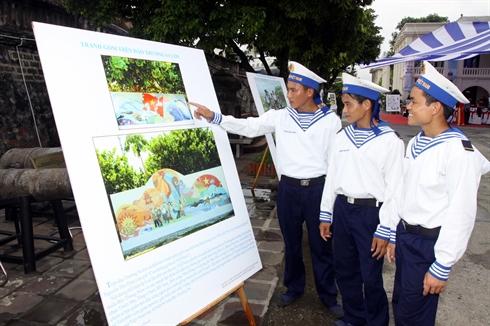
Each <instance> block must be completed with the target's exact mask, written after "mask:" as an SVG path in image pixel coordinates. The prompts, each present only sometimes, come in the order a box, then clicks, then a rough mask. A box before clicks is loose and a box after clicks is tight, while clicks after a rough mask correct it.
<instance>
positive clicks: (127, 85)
mask: <svg viewBox="0 0 490 326" xmlns="http://www.w3.org/2000/svg"><path fill="white" fill-rule="evenodd" d="M102 63H103V65H104V72H105V75H106V78H107V84H108V86H109V91H111V92H146V93H167V94H185V89H184V81H183V79H182V74H181V73H180V68H179V65H178V64H175V63H171V62H163V61H152V60H142V59H134V58H125V57H117V56H102Z"/></svg>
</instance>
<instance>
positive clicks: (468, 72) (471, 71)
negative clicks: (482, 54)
mask: <svg viewBox="0 0 490 326" xmlns="http://www.w3.org/2000/svg"><path fill="white" fill-rule="evenodd" d="M436 70H437V71H438V72H439V73H440V74H442V75H445V72H444V67H442V68H441V67H437V68H436ZM413 74H414V75H417V76H418V75H420V67H415V68H414V69H413ZM459 77H483V78H490V68H463V73H462V76H459Z"/></svg>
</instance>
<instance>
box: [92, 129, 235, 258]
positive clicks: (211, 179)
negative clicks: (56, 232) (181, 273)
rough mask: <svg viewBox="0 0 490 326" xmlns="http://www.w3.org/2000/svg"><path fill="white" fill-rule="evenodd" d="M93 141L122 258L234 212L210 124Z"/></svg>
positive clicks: (153, 246)
mask: <svg viewBox="0 0 490 326" xmlns="http://www.w3.org/2000/svg"><path fill="white" fill-rule="evenodd" d="M94 144H95V147H96V151H97V157H98V161H99V166H100V169H101V173H102V178H103V179H104V184H105V187H106V191H107V194H108V195H109V198H110V204H111V206H112V211H113V214H114V216H113V217H114V224H115V227H116V230H117V232H118V236H119V240H120V243H121V249H122V252H123V255H124V258H125V259H130V258H132V257H135V256H138V255H140V254H143V253H145V252H147V251H149V250H153V249H155V248H158V247H160V246H162V245H164V244H166V243H169V242H171V241H175V240H177V239H179V238H182V237H184V236H185V235H187V234H190V233H193V232H196V231H198V230H200V229H202V228H205V227H207V226H209V225H212V224H215V223H217V222H220V221H222V220H224V219H227V218H229V217H232V216H234V211H233V206H232V203H231V200H230V196H229V193H228V189H227V186H226V182H225V178H224V174H223V169H222V167H221V163H220V160H219V156H218V153H217V150H216V144H215V142H214V137H213V133H212V131H211V130H210V128H193V129H184V130H173V131H169V132H166V133H165V132H163V133H147V134H129V135H124V136H110V137H97V138H94ZM181 171H182V172H183V173H181Z"/></svg>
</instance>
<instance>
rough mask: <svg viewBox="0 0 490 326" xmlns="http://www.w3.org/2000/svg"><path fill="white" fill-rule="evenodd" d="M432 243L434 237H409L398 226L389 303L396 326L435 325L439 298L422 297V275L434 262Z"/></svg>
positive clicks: (435, 295)
mask: <svg viewBox="0 0 490 326" xmlns="http://www.w3.org/2000/svg"><path fill="white" fill-rule="evenodd" d="M436 241H437V236H426V235H420V234H413V233H410V232H407V231H406V230H405V228H404V227H403V225H402V223H401V222H400V223H399V224H398V227H397V230H396V253H395V255H396V273H395V287H394V289H393V300H392V304H393V313H394V315H395V324H396V325H397V326H433V325H434V324H435V322H436V313H437V304H438V302H439V295H438V294H427V295H426V296H425V297H424V295H423V292H424V277H425V274H426V273H427V271H428V270H429V267H430V266H431V265H432V263H433V262H434V261H435V260H436V258H435V254H434V245H435V243H436Z"/></svg>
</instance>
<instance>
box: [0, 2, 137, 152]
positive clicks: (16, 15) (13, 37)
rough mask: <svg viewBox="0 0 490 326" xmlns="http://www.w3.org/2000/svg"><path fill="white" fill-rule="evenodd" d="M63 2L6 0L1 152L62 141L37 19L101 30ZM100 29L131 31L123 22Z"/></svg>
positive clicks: (0, 20) (1, 11) (0, 40)
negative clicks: (37, 36) (38, 42)
mask: <svg viewBox="0 0 490 326" xmlns="http://www.w3.org/2000/svg"><path fill="white" fill-rule="evenodd" d="M60 3H61V1H60V0H44V1H42V0H2V1H1V2H0V156H1V155H3V153H5V152H6V151H7V150H9V149H11V148H17V147H26V148H27V147H40V146H41V147H58V146H60V141H59V138H58V134H57V131H56V126H55V121H54V118H53V113H52V110H51V104H50V102H49V97H48V92H47V89H46V84H45V82H44V76H43V72H42V69H41V65H40V62H39V56H38V53H37V48H36V42H35V40H34V34H33V32H32V27H31V22H32V21H37V22H43V23H49V24H56V25H61V26H67V27H75V28H83V29H89V30H94V29H95V28H93V27H92V26H90V24H89V23H88V22H87V21H86V20H84V19H82V18H80V17H75V16H73V15H69V14H68V13H66V12H65V10H64V9H63V8H62V7H61V4H60ZM100 31H101V32H108V33H113V34H119V35H125V34H127V33H126V32H125V31H124V30H123V29H122V28H119V27H117V26H110V27H108V28H106V29H103V30H100Z"/></svg>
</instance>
